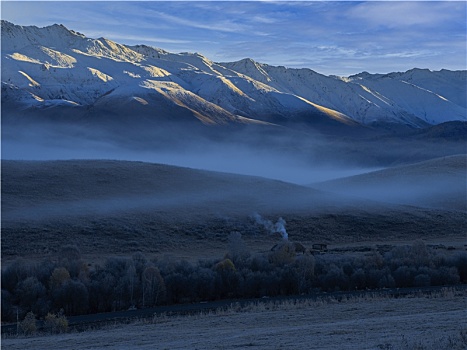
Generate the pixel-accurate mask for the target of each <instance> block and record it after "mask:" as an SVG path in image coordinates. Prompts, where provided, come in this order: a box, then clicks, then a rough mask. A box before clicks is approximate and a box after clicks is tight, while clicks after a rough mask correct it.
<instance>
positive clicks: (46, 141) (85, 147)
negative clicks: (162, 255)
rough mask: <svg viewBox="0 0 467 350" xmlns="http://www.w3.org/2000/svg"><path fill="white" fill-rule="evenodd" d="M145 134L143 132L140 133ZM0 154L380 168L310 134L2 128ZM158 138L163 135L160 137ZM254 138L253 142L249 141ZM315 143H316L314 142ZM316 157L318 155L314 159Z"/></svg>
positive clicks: (322, 175) (317, 174) (304, 173)
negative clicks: (307, 140) (174, 134)
mask: <svg viewBox="0 0 467 350" xmlns="http://www.w3.org/2000/svg"><path fill="white" fill-rule="evenodd" d="M144 134H145V133H142V135H144ZM2 136H3V137H2V159H9V160H65V159H112V160H130V161H143V162H150V163H161V164H168V165H176V166H182V167H189V168H194V169H203V170H212V171H219V172H227V173H233V174H243V175H253V176H261V177H265V178H270V179H275V180H281V181H285V182H291V183H295V184H303V185H307V184H310V183H314V182H321V181H326V180H331V179H336V178H341V177H346V176H350V175H355V174H361V173H366V172H368V171H371V170H375V169H380V168H381V167H376V166H375V167H371V166H358V165H356V164H354V163H355V162H354V161H353V160H351V159H348V160H346V159H345V158H344V157H342V156H340V155H332V154H331V153H332V150H330V151H329V154H328V155H326V154H324V150H326V149H327V148H328V146H327V145H326V142H328V141H326V140H324V139H320V138H318V137H315V139H314V140H313V143H312V144H311V146H310V144H308V145H307V146H306V147H307V148H310V147H311V151H310V152H306V150H303V149H300V146H297V145H295V144H294V145H293V146H292V147H291V146H290V144H288V143H287V141H285V140H284V139H279V140H278V141H279V142H278V143H277V144H276V145H275V146H274V147H276V148H275V149H273V148H272V147H269V146H268V144H267V143H268V142H270V140H267V141H265V142H264V143H261V141H260V140H259V141H258V140H245V139H244V138H243V136H248V137H251V135H249V134H246V133H245V134H242V135H241V136H237V137H236V138H235V139H230V140H226V141H223V140H208V139H206V138H203V137H201V138H196V139H195V137H193V135H184V136H182V137H181V138H185V140H183V142H180V139H179V140H178V141H177V142H173V141H172V140H164V141H158V137H159V136H157V135H153V136H148V135H145V136H144V137H143V136H142V137H141V139H138V138H135V137H132V138H131V139H129V140H125V135H120V136H119V137H118V139H115V138H113V137H112V138H110V137H108V135H107V134H100V133H99V132H97V131H94V132H91V133H90V132H88V131H86V132H85V131H84V130H82V129H77V128H74V129H73V130H71V131H70V130H66V132H64V130H63V129H56V128H54V129H46V128H42V127H37V128H34V129H22V130H21V131H19V130H13V129H7V130H4V131H3V135H2ZM160 139H163V135H162V137H160V138H159V140H160ZM252 141H253V142H252ZM313 145H315V146H316V148H314V147H313ZM318 158H319V159H318Z"/></svg>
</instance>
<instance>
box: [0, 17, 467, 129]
mask: <svg viewBox="0 0 467 350" xmlns="http://www.w3.org/2000/svg"><path fill="white" fill-rule="evenodd" d="M1 26H2V33H1V35H2V97H4V96H7V97H8V101H10V102H11V101H13V100H15V96H17V98H16V100H17V103H20V104H22V105H29V106H38V104H39V105H41V104H42V105H51V104H52V105H54V106H58V105H60V104H59V103H58V102H57V101H59V100H62V101H64V103H65V104H66V105H70V104H72V105H75V104H78V105H82V106H88V107H89V108H94V107H95V106H103V105H106V106H109V108H110V109H112V103H113V102H112V101H114V100H115V99H120V100H121V97H122V96H126V97H128V99H125V101H127V100H128V101H137V102H138V101H139V103H138V104H139V106H140V107H138V108H145V111H146V110H148V111H149V110H150V109H151V108H153V109H152V110H151V111H152V112H151V113H152V114H154V113H155V114H157V113H162V112H163V113H165V114H167V113H169V114H170V108H176V109H177V110H179V109H180V108H181V109H183V110H185V111H187V112H188V113H191V114H193V115H194V116H195V117H196V118H197V119H199V120H201V121H202V122H203V123H205V124H216V123H221V124H222V123H225V122H227V121H235V120H242V121H243V122H244V121H245V120H251V119H252V118H253V119H255V118H256V119H260V120H263V121H265V122H267V121H270V120H269V119H268V118H270V116H273V115H274V116H276V117H277V116H280V117H281V118H283V120H288V119H290V118H293V116H294V115H296V114H297V113H300V114H303V113H305V114H306V113H308V114H310V115H320V116H326V118H329V119H333V120H338V121H339V122H342V123H347V124H349V121H350V120H352V119H353V120H355V121H357V122H359V123H363V124H371V123H374V122H377V123H381V122H383V123H403V124H408V125H412V126H415V127H417V126H424V125H426V124H427V123H428V124H438V123H441V122H444V121H449V120H466V118H467V117H466V114H467V113H466V105H467V103H466V86H467V84H466V71H457V72H452V71H448V70H441V71H430V70H428V69H418V68H414V69H411V70H409V71H407V72H396V73H389V74H371V73H368V72H362V73H359V74H356V75H353V76H350V77H347V78H346V77H335V76H325V75H322V74H319V73H317V72H315V71H313V70H311V69H308V68H302V69H294V68H286V67H283V66H278V67H276V66H270V65H267V64H262V63H259V62H256V61H254V60H253V59H251V58H245V59H242V60H240V61H236V62H224V63H215V62H213V61H211V60H210V59H209V58H207V57H205V56H204V55H202V54H200V53H188V52H184V53H179V54H175V53H170V52H167V51H165V50H163V49H160V48H155V47H151V46H146V45H135V46H128V45H122V44H119V43H117V42H114V41H112V40H109V39H105V38H98V39H91V38H87V37H86V36H85V35H83V34H81V33H78V32H75V31H73V30H69V29H67V28H66V27H65V26H63V25H61V24H54V25H51V26H48V27H44V28H38V27H35V26H18V25H15V24H13V23H10V22H7V21H4V20H2V21H1ZM156 100H157V101H159V102H157V103H156V102H155V101H156ZM47 101H55V102H53V103H52V102H50V103H49V102H47ZM106 101H108V102H106ZM141 101H145V103H141ZM160 101H165V102H164V106H166V107H164V108H166V109H164V110H163V111H162V110H161V111H159V112H158V111H157V108H158V107H157V106H160V105H161V104H160V103H161V102H160ZM171 106H172V107H171ZM106 108H107V107H106ZM154 108H155V109H154ZM238 116H240V117H238ZM276 117H275V119H274V121H275V122H277V121H278V120H279V119H277V118H276Z"/></svg>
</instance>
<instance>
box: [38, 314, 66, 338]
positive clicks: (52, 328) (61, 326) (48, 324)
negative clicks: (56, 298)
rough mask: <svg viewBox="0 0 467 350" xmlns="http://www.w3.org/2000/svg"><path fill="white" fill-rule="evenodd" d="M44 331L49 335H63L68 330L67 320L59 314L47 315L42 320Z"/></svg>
mask: <svg viewBox="0 0 467 350" xmlns="http://www.w3.org/2000/svg"><path fill="white" fill-rule="evenodd" d="M44 330H45V331H47V332H50V333H64V332H66V331H67V330H68V320H67V319H66V317H65V315H63V314H61V313H60V314H58V315H56V314H51V313H48V314H47V316H45V319H44Z"/></svg>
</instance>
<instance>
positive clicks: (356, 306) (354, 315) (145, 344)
mask: <svg viewBox="0 0 467 350" xmlns="http://www.w3.org/2000/svg"><path fill="white" fill-rule="evenodd" d="M456 293H457V292H456ZM456 293H455V292H453V291H449V290H446V291H445V292H444V293H442V295H438V296H436V297H427V296H411V297H406V298H399V299H387V298H377V297H375V298H372V299H352V300H344V301H342V302H337V301H332V300H331V301H326V302H323V301H300V302H297V303H295V304H294V303H291V302H286V303H282V304H279V305H269V304H264V305H263V304H260V305H253V306H252V307H251V308H249V309H243V310H240V311H239V310H235V309H231V310H226V311H218V312H214V313H208V314H202V315H194V316H173V317H168V316H161V317H157V318H155V319H154V320H153V321H152V322H142V321H141V322H135V323H133V324H130V325H116V326H109V327H107V328H106V329H99V330H95V331H87V332H82V333H69V334H62V335H55V336H39V337H28V338H17V339H15V338H9V339H3V340H2V348H4V349H50V348H54V349H56V350H58V349H103V348H105V349H155V348H157V349H243V348H254V349H465V348H466V347H467V318H466V316H467V295H466V293H465V292H460V293H461V294H460V295H459V294H456Z"/></svg>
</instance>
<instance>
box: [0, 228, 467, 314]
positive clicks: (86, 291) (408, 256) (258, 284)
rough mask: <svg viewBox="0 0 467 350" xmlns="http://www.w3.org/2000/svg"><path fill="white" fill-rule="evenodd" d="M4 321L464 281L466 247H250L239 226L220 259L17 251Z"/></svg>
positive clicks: (6, 283) (5, 288) (8, 275)
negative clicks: (95, 257)
mask: <svg viewBox="0 0 467 350" xmlns="http://www.w3.org/2000/svg"><path fill="white" fill-rule="evenodd" d="M1 278H2V298H1V301H2V305H1V306H2V322H9V321H15V320H16V317H17V312H18V314H19V317H20V319H24V318H25V317H26V315H27V314H28V313H29V312H32V313H33V314H34V315H35V317H36V318H42V319H44V318H46V317H47V315H49V317H50V314H59V313H60V312H62V313H64V314H65V315H67V316H71V315H79V314H87V313H98V312H108V311H116V310H127V309H128V308H130V307H137V308H147V307H152V306H156V305H162V304H176V303H188V302H199V301H209V300H218V299H223V298H255V297H263V296H278V295H296V294H303V293H311V292H314V291H337V290H341V291H342V290H361V289H376V288H391V287H413V286H436V285H455V284H459V283H467V253H466V252H462V251H458V252H447V251H445V250H435V249H432V248H429V247H427V246H426V245H425V244H424V243H423V242H421V241H417V242H415V243H414V244H413V245H410V246H397V247H394V248H393V249H392V250H390V251H388V252H386V253H380V252H378V251H377V250H376V249H375V250H373V251H370V252H368V253H366V254H359V255H356V254H352V253H345V254H336V253H328V254H322V255H311V254H297V253H296V252H295V248H294V245H293V244H290V243H283V245H282V246H281V247H280V248H279V249H277V250H275V251H270V252H266V253H255V254H252V253H250V252H249V251H248V249H247V248H246V246H245V243H244V241H243V240H242V238H241V235H240V234H239V233H233V234H231V235H230V236H229V244H228V253H226V254H225V256H224V257H222V258H221V259H212V260H202V261H198V262H197V263H190V262H187V261H185V260H176V259H174V258H171V257H167V256H163V257H154V258H151V259H149V258H148V257H146V256H145V255H143V254H142V253H140V252H138V253H135V254H133V255H132V256H131V257H110V258H107V259H106V260H105V263H104V264H103V265H95V266H92V267H90V266H89V265H88V264H87V263H86V262H85V261H83V259H82V258H81V254H80V251H79V249H78V248H77V247H76V246H65V247H63V248H62V249H61V250H60V252H59V253H58V254H57V256H56V257H55V259H53V260H50V259H47V260H43V261H41V262H38V263H30V262H26V261H25V260H23V259H17V260H15V261H14V262H12V263H11V264H9V265H8V266H7V267H5V268H3V269H2V276H1Z"/></svg>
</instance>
